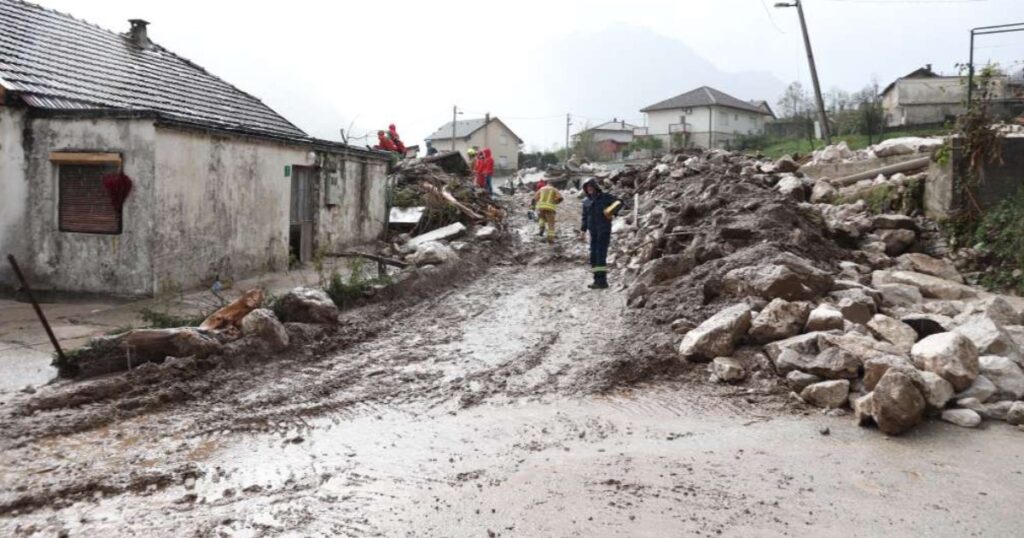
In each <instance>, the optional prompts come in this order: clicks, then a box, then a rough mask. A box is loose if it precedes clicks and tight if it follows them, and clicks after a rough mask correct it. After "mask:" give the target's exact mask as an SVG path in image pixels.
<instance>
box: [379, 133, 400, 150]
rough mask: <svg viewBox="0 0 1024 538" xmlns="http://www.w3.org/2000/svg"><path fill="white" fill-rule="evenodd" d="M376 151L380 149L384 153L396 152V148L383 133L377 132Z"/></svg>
mask: <svg viewBox="0 0 1024 538" xmlns="http://www.w3.org/2000/svg"><path fill="white" fill-rule="evenodd" d="M377 149H382V150H385V151H396V152H397V151H398V147H396V146H395V143H394V142H392V141H391V139H390V138H388V135H387V133H385V132H384V131H377Z"/></svg>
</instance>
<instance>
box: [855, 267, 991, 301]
mask: <svg viewBox="0 0 1024 538" xmlns="http://www.w3.org/2000/svg"><path fill="white" fill-rule="evenodd" d="M883 284H906V285H908V286H914V287H915V288H917V289H918V290H920V291H921V295H924V296H925V297H926V298H929V299H946V300H957V299H969V298H972V297H976V296H977V295H978V292H977V291H976V290H975V289H974V288H971V287H970V286H966V285H964V284H961V283H959V282H953V281H952V280H946V279H944V278H939V277H936V276H932V275H926V274H924V273H917V272H914V271H875V272H874V273H872V274H871V285H872V286H873V287H875V288H876V289H877V288H878V287H879V286H881V285H883Z"/></svg>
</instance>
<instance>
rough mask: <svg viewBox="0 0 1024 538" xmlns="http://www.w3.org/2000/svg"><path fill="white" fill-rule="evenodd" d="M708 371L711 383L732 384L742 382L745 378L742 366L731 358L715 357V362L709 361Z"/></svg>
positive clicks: (745, 374)
mask: <svg viewBox="0 0 1024 538" xmlns="http://www.w3.org/2000/svg"><path fill="white" fill-rule="evenodd" d="M709 369H710V370H711V379H712V381H719V382H722V383H732V382H735V381H742V380H743V379H745V378H746V377H747V372H746V370H744V368H743V364H742V363H741V362H740V361H738V360H736V359H733V358H731V357H715V360H713V361H711V366H710V368H709Z"/></svg>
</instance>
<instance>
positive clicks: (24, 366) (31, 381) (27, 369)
mask: <svg viewBox="0 0 1024 538" xmlns="http://www.w3.org/2000/svg"><path fill="white" fill-rule="evenodd" d="M51 362H53V358H52V357H51V356H50V354H49V353H46V352H43V351H38V350H36V349H32V348H28V347H20V346H13V345H12V346H11V347H8V348H6V349H4V350H2V351H0V372H3V375H0V392H13V391H16V390H20V389H22V388H24V387H25V386H26V385H31V386H38V385H42V384H45V383H47V382H49V381H50V380H52V379H53V378H55V377H56V376H57V369H56V368H54V367H53V366H51V365H50V363H51Z"/></svg>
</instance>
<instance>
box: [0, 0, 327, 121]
mask: <svg viewBox="0 0 1024 538" xmlns="http://www.w3.org/2000/svg"><path fill="white" fill-rule="evenodd" d="M0 28H2V29H3V30H2V31H0V83H2V84H3V86H4V87H5V88H6V89H7V90H8V91H11V92H14V93H16V94H17V95H20V96H21V97H22V98H23V99H24V101H25V102H26V103H27V104H28V105H29V106H31V107H37V108H46V109H61V110H102V109H114V110H128V111H148V112H154V113H156V114H157V115H159V116H160V117H161V118H166V119H168V120H173V121H181V122H185V123H191V124H198V125H204V126H210V127H214V128H225V129H231V130H237V131H242V132H251V133H255V134H267V135H273V136H283V137H290V138H307V135H306V133H305V132H303V131H302V130H301V129H299V128H298V127H296V126H295V125H293V124H292V123H291V122H289V121H288V120H286V119H284V118H283V117H281V116H280V115H279V114H277V113H276V112H274V111H273V110H271V109H270V107H268V106H267V105H265V104H263V103H262V102H261V101H260V100H259V99H257V98H255V97H253V96H251V95H249V94H247V93H245V92H243V91H241V90H239V89H238V88H236V87H234V86H232V85H231V84H228V83H227V82H224V81H223V80H221V79H220V78H217V77H216V76H214V75H212V74H210V73H208V72H207V71H206V70H204V69H203V68H201V67H199V66H197V65H196V64H194V63H192V62H190V61H188V60H186V59H184V58H181V57H180V56H177V55H175V54H173V53H171V52H170V51H168V50H166V49H164V48H163V47H160V46H159V45H156V44H150V45H149V46H147V47H145V48H142V47H139V46H137V45H135V44H134V43H133V42H132V41H131V40H130V39H129V38H128V36H127V35H121V34H117V33H114V32H111V31H109V30H105V29H103V28H100V27H98V26H95V25H92V24H90V23H87V22H84V21H81V20H78V19H76V18H74V17H72V16H70V15H66V14H63V13H58V12H56V11H52V10H49V9H46V8H43V7H40V6H37V5H34V4H29V3H26V2H22V1H20V0H0Z"/></svg>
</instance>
